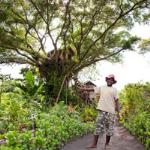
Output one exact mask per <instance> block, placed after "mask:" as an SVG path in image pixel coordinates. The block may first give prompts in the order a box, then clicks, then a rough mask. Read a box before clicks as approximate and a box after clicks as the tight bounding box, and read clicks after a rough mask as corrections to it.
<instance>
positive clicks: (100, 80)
mask: <svg viewBox="0 0 150 150" xmlns="http://www.w3.org/2000/svg"><path fill="white" fill-rule="evenodd" d="M131 33H132V34H133V35H136V36H139V37H141V38H150V25H149V26H148V25H139V24H136V25H135V27H134V28H133V29H132V30H131ZM21 67H22V66H19V65H13V66H0V73H2V74H11V76H12V77H13V78H17V77H18V76H20V75H19V72H20V69H21ZM96 71H97V74H98V77H96V79H95V81H94V82H95V83H96V85H102V84H105V77H106V76H107V75H108V74H114V75H115V77H116V80H117V84H116V85H115V86H116V87H117V89H119V90H121V89H122V88H123V87H124V86H125V85H126V84H128V83H136V82H150V53H147V54H145V55H140V54H138V53H136V52H131V51H130V52H129V51H128V52H124V54H123V60H122V62H121V63H115V64H114V63H113V64H112V63H110V62H107V61H101V62H100V63H98V64H97V66H96ZM87 80H88V79H87Z"/></svg>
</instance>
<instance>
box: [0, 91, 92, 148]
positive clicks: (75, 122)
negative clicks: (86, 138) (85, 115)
mask: <svg viewBox="0 0 150 150" xmlns="http://www.w3.org/2000/svg"><path fill="white" fill-rule="evenodd" d="M21 98H22V97H21V96H20V95H17V94H14V93H10V94H8V93H7V94H3V99H2V105H1V109H0V110H1V111H0V118H1V120H0V131H3V133H2V134H1V136H0V139H4V138H6V139H7V142H6V144H2V146H1V147H2V149H18V150H26V149H41V150H45V149H47V150H54V149H58V148H60V147H61V146H62V145H63V144H64V143H66V142H67V141H68V140H69V139H71V138H73V137H74V136H80V135H82V134H85V133H87V132H89V131H91V130H93V125H92V124H91V123H83V122H82V119H81V118H80V114H79V113H78V112H77V111H69V110H68V107H67V105H64V103H63V102H60V103H59V104H56V105H55V106H54V107H51V108H48V109H39V107H36V106H35V105H24V104H25V101H24V100H22V99H21Z"/></svg>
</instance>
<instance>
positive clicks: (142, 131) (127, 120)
mask: <svg viewBox="0 0 150 150" xmlns="http://www.w3.org/2000/svg"><path fill="white" fill-rule="evenodd" d="M149 93H150V83H145V84H142V83H137V84H129V85H127V86H126V87H125V88H124V90H123V91H122V92H121V94H120V99H121V104H122V110H121V115H122V123H123V124H124V125H125V127H126V128H128V129H129V131H130V132H131V133H132V134H134V135H136V136H137V137H138V138H139V139H140V140H141V141H142V143H144V145H145V147H146V148H147V149H149V148H150V140H149V137H150V94H149Z"/></svg>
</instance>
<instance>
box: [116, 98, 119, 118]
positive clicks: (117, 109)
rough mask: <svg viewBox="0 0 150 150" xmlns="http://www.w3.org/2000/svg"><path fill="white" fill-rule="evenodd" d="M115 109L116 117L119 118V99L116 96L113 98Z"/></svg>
mask: <svg viewBox="0 0 150 150" xmlns="http://www.w3.org/2000/svg"><path fill="white" fill-rule="evenodd" d="M115 111H116V112H117V117H118V119H119V120H120V115H119V112H120V108H119V99H118V98H117V99H115Z"/></svg>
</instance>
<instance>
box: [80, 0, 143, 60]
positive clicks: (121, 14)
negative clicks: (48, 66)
mask: <svg viewBox="0 0 150 150" xmlns="http://www.w3.org/2000/svg"><path fill="white" fill-rule="evenodd" d="M145 1H146V0H143V1H140V2H137V3H136V4H134V5H133V6H132V7H131V8H130V9H129V10H128V11H126V12H124V13H123V12H122V11H120V14H119V16H118V17H117V18H116V20H115V21H114V22H113V23H112V24H111V25H110V26H108V27H107V29H106V30H105V31H104V32H103V33H102V34H101V35H100V36H99V37H98V38H97V39H96V40H95V41H94V42H93V43H92V44H91V45H90V46H89V48H88V49H87V51H86V52H85V54H84V55H83V56H82V57H81V60H83V59H84V58H85V56H86V55H87V54H88V53H89V51H90V50H91V49H92V47H93V46H94V45H95V44H96V43H97V42H98V41H99V40H100V39H101V38H103V36H105V34H106V33H107V32H108V31H109V30H110V29H111V28H112V27H113V26H114V25H115V24H116V23H117V22H118V21H119V20H120V19H121V18H123V17H124V16H125V15H127V14H129V13H130V12H131V11H133V10H135V9H137V8H139V7H136V6H138V5H139V4H141V3H144V2H145Z"/></svg>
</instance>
